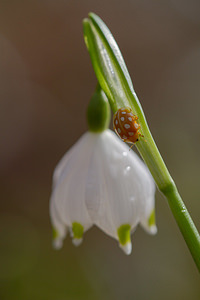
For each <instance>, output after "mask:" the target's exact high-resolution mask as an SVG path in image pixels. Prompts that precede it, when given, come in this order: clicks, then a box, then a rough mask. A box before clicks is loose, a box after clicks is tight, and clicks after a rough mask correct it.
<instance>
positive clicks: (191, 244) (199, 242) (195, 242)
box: [164, 184, 200, 271]
mask: <svg viewBox="0 0 200 300" xmlns="http://www.w3.org/2000/svg"><path fill="white" fill-rule="evenodd" d="M164 194H165V196H166V198H167V200H168V204H169V206H170V208H171V211H172V213H173V215H174V218H175V219H176V222H177V224H178V226H179V228H180V231H181V233H182V235H183V237H184V239H185V241H186V243H187V245H188V248H189V250H190V252H191V254H192V257H193V259H194V261H195V263H196V265H197V268H198V270H199V271H200V236H199V233H198V231H197V229H196V227H195V225H194V223H193V220H192V218H191V217H190V214H189V212H188V210H187V208H186V206H185V204H184V202H183V200H182V199H181V196H180V194H179V193H178V190H177V188H176V186H175V184H174V185H173V186H171V187H169V189H167V190H166V191H165V192H164Z"/></svg>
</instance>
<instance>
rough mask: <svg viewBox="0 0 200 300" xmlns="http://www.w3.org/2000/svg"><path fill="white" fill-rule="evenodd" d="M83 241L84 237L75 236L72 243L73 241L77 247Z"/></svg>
mask: <svg viewBox="0 0 200 300" xmlns="http://www.w3.org/2000/svg"><path fill="white" fill-rule="evenodd" d="M82 242H83V239H82V238H80V239H76V238H73V239H72V243H73V244H74V246H76V247H78V246H80V245H81V243H82Z"/></svg>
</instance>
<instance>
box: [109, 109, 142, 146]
mask: <svg viewBox="0 0 200 300" xmlns="http://www.w3.org/2000/svg"><path fill="white" fill-rule="evenodd" d="M137 120H138V117H137V116H135V115H134V114H133V113H132V110H131V109H130V108H129V107H125V108H120V109H118V111H117V112H116V113H115V114H114V116H113V128H114V130H115V132H116V133H117V135H118V136H119V137H120V138H121V139H122V140H123V141H124V142H127V143H132V144H135V143H136V142H137V141H138V139H139V137H140V136H142V135H141V133H140V132H139V129H140V125H139V124H138V122H137Z"/></svg>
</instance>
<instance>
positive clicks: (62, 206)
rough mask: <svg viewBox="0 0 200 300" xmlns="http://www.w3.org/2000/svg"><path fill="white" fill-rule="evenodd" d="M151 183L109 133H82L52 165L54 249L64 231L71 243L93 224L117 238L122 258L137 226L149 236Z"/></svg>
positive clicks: (137, 160)
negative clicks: (53, 167)
mask: <svg viewBox="0 0 200 300" xmlns="http://www.w3.org/2000/svg"><path fill="white" fill-rule="evenodd" d="M154 201H155V184H154V181H153V179H152V177H151V175H150V173H149V171H148V169H147V167H146V166H145V165H144V163H143V162H142V161H141V160H140V158H139V157H138V156H137V155H136V154H135V153H134V152H133V151H130V149H129V147H128V145H126V144H125V143H124V142H122V141H121V140H120V139H119V138H118V137H117V136H116V135H115V134H114V133H113V132H112V131H111V130H109V129H107V130H104V131H103V132H101V133H92V132H87V133H85V134H84V135H83V136H82V137H81V139H80V140H79V141H78V142H77V143H76V144H75V145H74V146H73V147H72V148H71V149H70V151H68V152H67V153H66V154H65V155H64V157H63V158H62V159H61V161H60V162H59V163H58V165H57V167H56V169H55V171H54V175H53V191H52V196H51V200H50V215H51V222H52V225H53V228H54V241H53V243H54V246H55V248H57V249H58V248H60V247H61V246H62V241H63V239H64V238H65V236H66V233H67V231H69V233H70V234H71V236H72V238H73V243H74V245H79V244H80V243H81V242H82V238H83V233H84V232H85V231H87V230H88V229H89V228H90V227H91V226H92V225H96V226H98V227H99V228H100V229H101V230H103V231H104V232H105V233H107V234H108V235H109V236H111V237H113V238H115V239H116V240H118V242H119V245H120V247H121V248H122V249H123V250H124V252H125V253H126V254H130V253H131V250H132V245H131V233H132V232H133V231H134V230H135V229H136V227H137V225H138V224H139V223H140V224H141V225H142V226H143V227H144V228H145V230H147V231H148V232H149V233H151V234H155V233H156V231H157V229H156V225H155V215H154Z"/></svg>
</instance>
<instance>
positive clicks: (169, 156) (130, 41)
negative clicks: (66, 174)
mask: <svg viewBox="0 0 200 300" xmlns="http://www.w3.org/2000/svg"><path fill="white" fill-rule="evenodd" d="M90 11H93V12H95V13H97V14H98V15H99V16H101V18H102V19H103V20H104V21H105V22H106V23H107V25H108V26H109V27H110V29H111V31H112V33H113V34H114V36H115V38H116V40H117V42H118V44H119V45H120V48H121V51H122V53H123V56H124V58H125V61H126V63H127V65H128V69H129V72H130V74H131V77H132V79H133V83H134V87H135V90H136V92H137V94H138V96H139V98H140V100H141V103H142V106H143V108H144V111H145V113H146V116H147V119H148V122H149V125H150V128H151V131H152V133H153V136H154V138H155V140H156V142H157V144H158V147H159V149H160V151H161V153H162V155H163V157H164V159H165V161H166V164H167V166H168V168H169V170H170V172H171V174H172V176H173V178H174V179H175V181H176V183H177V186H178V188H179V191H180V193H181V195H182V196H183V199H184V201H185V203H186V205H187V207H188V209H189V211H190V213H191V215H192V217H193V219H194V221H195V223H196V225H197V227H198V229H200V223H199V215H200V205H199V203H200V191H199V187H200V181H199V179H200V175H199V169H200V155H199V153H200V118H199V115H200V39H199V37H200V2H199V0H191V1H186V0H164V1H153V0H123V1H119V0H95V1H94V0H84V1H77V0H28V1H27V0H0V124H1V126H0V128H1V129H0V175H1V180H0V191H1V198H0V299H1V300H11V299H12V300H27V299H28V300H35V299H37V300H75V299H88V300H90V299H95V300H96V299H97V300H101V299H105V300H107V299H111V300H112V299H117V300H118V299H119V300H121V299H127V300H129V299H137V300H140V299H143V300H146V299H148V300H149V299H162V300H165V299H166V300H167V299H171V300H174V299H182V300H186V299H192V300H197V299H200V284H199V274H198V271H197V269H196V267H195V265H194V263H193V260H192V258H191V256H190V253H189V251H188V250H187V247H186V245H185V242H184V240H183V238H182V236H181V234H180V232H179V230H178V228H177V225H176V223H175V221H174V219H173V217H172V214H171V212H170V210H169V208H168V205H167V203H166V201H165V199H164V198H163V197H162V196H161V195H160V194H159V193H158V192H157V197H156V210H157V225H158V234H157V235H156V236H155V237H151V236H148V235H147V234H146V233H144V232H143V231H142V230H141V229H140V228H138V230H137V231H136V232H135V234H134V236H133V253H132V254H131V256H129V257H127V256H125V255H124V254H123V252H122V251H121V250H120V249H119V247H118V246H117V243H116V241H114V240H113V239H111V238H109V237H107V236H106V235H105V234H104V233H102V232H101V231H100V230H98V229H97V228H93V229H91V230H90V231H89V232H88V233H87V234H86V235H85V237H84V242H83V244H82V245H81V246H80V247H79V248H75V247H73V246H72V244H71V240H70V238H69V237H67V238H66V241H65V243H64V247H63V249H62V250H60V251H58V252H56V251H54V250H53V249H52V247H51V226H50V220H49V212H48V205H49V197H50V193H51V178H52V172H53V169H54V167H55V165H56V163H57V162H58V160H59V159H60V158H61V156H62V155H63V154H64V153H65V151H67V150H68V149H69V148H70V147H71V146H72V145H73V144H74V142H76V141H77V140H78V138H79V137H80V136H81V135H82V134H83V133H84V132H85V131H86V130H87V124H86V119H85V111H86V108H87V105H88V102H89V99H90V97H91V95H92V93H93V91H94V88H95V85H96V79H95V75H94V72H93V69H92V66H91V62H90V58H89V55H88V53H87V50H86V47H85V45H84V41H83V34H82V24H81V22H82V19H83V18H84V17H86V16H87V14H88V12H90ZM74 120H76V122H74ZM72 123H73V128H72V126H71V124H72ZM75 125H76V126H75Z"/></svg>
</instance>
